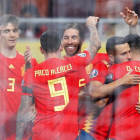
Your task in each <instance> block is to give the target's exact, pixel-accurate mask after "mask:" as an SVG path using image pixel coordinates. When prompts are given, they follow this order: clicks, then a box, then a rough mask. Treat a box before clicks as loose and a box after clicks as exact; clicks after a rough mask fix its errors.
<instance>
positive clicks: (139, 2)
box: [133, 0, 140, 18]
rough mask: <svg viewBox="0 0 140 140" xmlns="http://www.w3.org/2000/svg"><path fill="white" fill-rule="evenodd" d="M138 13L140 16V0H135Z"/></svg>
mask: <svg viewBox="0 0 140 140" xmlns="http://www.w3.org/2000/svg"><path fill="white" fill-rule="evenodd" d="M133 10H134V11H135V13H136V14H138V17H139V18H140V0H134V8H133Z"/></svg>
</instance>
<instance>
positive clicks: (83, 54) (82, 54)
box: [77, 53, 86, 57]
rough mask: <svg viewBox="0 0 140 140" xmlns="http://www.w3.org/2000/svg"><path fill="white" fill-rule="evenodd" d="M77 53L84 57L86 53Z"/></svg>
mask: <svg viewBox="0 0 140 140" xmlns="http://www.w3.org/2000/svg"><path fill="white" fill-rule="evenodd" d="M77 55H78V56H80V57H85V56H86V53H80V54H77Z"/></svg>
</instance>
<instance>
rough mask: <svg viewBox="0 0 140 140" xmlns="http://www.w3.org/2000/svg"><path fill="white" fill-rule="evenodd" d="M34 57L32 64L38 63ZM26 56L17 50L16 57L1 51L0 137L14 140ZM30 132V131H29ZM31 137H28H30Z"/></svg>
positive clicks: (3, 139) (2, 139)
mask: <svg viewBox="0 0 140 140" xmlns="http://www.w3.org/2000/svg"><path fill="white" fill-rule="evenodd" d="M36 64H37V62H36V60H35V59H32V65H36ZM24 69H25V61H24V56H23V55H22V54H20V53H19V52H17V55H16V57H15V58H7V57H5V56H4V55H2V54H1V53H0V139H1V140H13V139H15V133H16V119H17V112H18V108H19V105H20V100H21V93H22V88H21V82H22V77H23V75H24V71H25V70H24ZM27 133H28V132H27ZM25 137H26V136H25ZM28 138H29V137H27V139H28Z"/></svg>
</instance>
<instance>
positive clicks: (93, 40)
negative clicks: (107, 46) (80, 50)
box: [86, 16, 101, 60]
mask: <svg viewBox="0 0 140 140" xmlns="http://www.w3.org/2000/svg"><path fill="white" fill-rule="evenodd" d="M98 21H99V18H98V17H94V16H90V17H88V18H87V22H86V26H87V27H88V29H89V31H90V45H89V46H88V47H87V49H86V50H88V51H89V53H90V56H91V60H92V59H93V58H94V56H95V55H96V53H97V52H98V50H99V49H100V48H101V41H100V38H99V35H98V32H97V29H96V24H97V22H98Z"/></svg>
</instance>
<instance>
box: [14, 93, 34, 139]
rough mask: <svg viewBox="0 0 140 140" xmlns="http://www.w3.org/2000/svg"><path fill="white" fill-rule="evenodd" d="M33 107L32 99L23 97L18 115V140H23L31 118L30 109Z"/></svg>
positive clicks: (26, 96)
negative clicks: (29, 117)
mask: <svg viewBox="0 0 140 140" xmlns="http://www.w3.org/2000/svg"><path fill="white" fill-rule="evenodd" d="M31 105H32V97H31V96H28V95H23V96H21V103H20V107H19V110H18V115H17V125H16V140H22V137H23V134H24V130H25V127H26V125H27V121H28V116H29V109H30V108H29V107H30V106H31Z"/></svg>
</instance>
